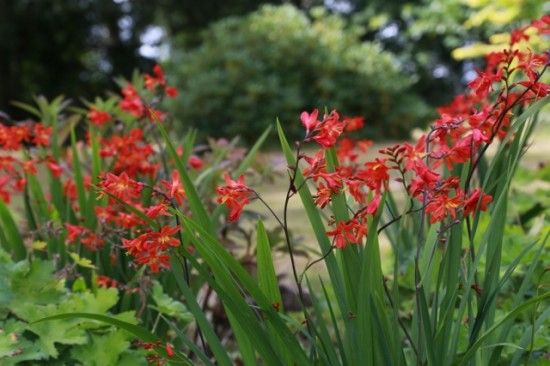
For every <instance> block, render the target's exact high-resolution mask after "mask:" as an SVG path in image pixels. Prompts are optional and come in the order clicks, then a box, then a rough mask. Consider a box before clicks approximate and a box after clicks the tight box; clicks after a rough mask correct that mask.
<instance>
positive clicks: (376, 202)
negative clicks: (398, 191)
mask: <svg viewBox="0 0 550 366" xmlns="http://www.w3.org/2000/svg"><path fill="white" fill-rule="evenodd" d="M381 199H382V196H381V195H380V193H377V194H376V195H375V196H374V198H373V199H372V201H370V202H369V204H368V205H367V208H366V209H365V213H367V214H369V215H374V214H375V213H376V211H378V206H380V200H381Z"/></svg>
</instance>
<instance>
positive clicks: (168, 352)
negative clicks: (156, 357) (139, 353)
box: [165, 343, 174, 358]
mask: <svg viewBox="0 0 550 366" xmlns="http://www.w3.org/2000/svg"><path fill="white" fill-rule="evenodd" d="M165 349H166V355H167V356H168V357H169V358H172V357H174V347H173V346H172V345H171V344H170V343H166V347H165Z"/></svg>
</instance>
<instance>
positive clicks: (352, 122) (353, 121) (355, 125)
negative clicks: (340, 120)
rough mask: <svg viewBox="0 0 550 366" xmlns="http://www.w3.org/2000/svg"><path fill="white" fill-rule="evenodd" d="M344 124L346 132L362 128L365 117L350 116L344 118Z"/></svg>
mask: <svg viewBox="0 0 550 366" xmlns="http://www.w3.org/2000/svg"><path fill="white" fill-rule="evenodd" d="M344 124H345V125H346V127H345V130H346V132H352V131H356V130H360V129H361V128H363V126H364V125H365V119H364V118H363V117H350V118H346V119H344Z"/></svg>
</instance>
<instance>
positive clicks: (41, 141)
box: [32, 123, 52, 146]
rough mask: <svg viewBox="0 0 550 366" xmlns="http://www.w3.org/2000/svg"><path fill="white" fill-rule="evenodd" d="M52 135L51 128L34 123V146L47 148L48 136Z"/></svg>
mask: <svg viewBox="0 0 550 366" xmlns="http://www.w3.org/2000/svg"><path fill="white" fill-rule="evenodd" d="M51 134H52V128H51V127H45V126H44V125H43V124H42V123H36V124H35V125H34V135H33V139H32V142H33V143H34V144H35V145H36V146H48V145H50V135H51Z"/></svg>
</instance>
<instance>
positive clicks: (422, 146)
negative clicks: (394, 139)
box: [403, 135, 426, 170]
mask: <svg viewBox="0 0 550 366" xmlns="http://www.w3.org/2000/svg"><path fill="white" fill-rule="evenodd" d="M403 147H404V148H405V154H404V156H405V168H406V169H407V170H412V169H413V168H414V166H415V162H417V161H420V162H422V161H423V159H424V157H425V156H426V135H422V137H420V138H419V139H418V141H417V142H416V144H415V145H414V147H413V146H412V145H410V144H407V143H406V144H403Z"/></svg>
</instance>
